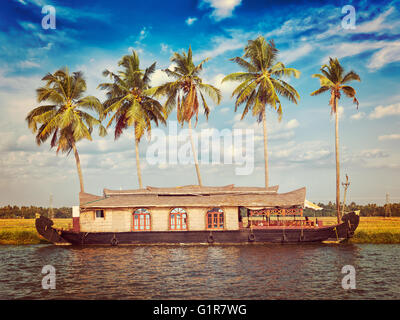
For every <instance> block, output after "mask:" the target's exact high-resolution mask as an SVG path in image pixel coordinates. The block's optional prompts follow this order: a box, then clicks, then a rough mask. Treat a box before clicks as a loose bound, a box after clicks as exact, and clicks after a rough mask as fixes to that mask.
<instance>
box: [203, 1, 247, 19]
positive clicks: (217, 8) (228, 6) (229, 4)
mask: <svg viewBox="0 0 400 320" xmlns="http://www.w3.org/2000/svg"><path fill="white" fill-rule="evenodd" d="M241 2H242V0H202V2H201V3H200V8H201V7H204V6H209V7H211V8H213V12H212V13H211V17H213V18H214V19H215V20H217V21H220V20H222V19H225V18H228V17H230V16H232V13H233V10H235V8H236V7H237V6H238V5H240V3H241Z"/></svg>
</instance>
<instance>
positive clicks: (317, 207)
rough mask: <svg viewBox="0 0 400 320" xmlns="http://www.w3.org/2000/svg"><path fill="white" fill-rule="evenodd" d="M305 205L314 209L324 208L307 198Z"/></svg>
mask: <svg viewBox="0 0 400 320" xmlns="http://www.w3.org/2000/svg"><path fill="white" fill-rule="evenodd" d="M304 207H305V208H309V209H313V210H318V211H319V210H322V209H323V208H321V207H319V206H317V205H316V204H315V203H312V202H311V201H308V200H307V199H306V200H305V201H304Z"/></svg>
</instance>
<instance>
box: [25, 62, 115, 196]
mask: <svg viewBox="0 0 400 320" xmlns="http://www.w3.org/2000/svg"><path fill="white" fill-rule="evenodd" d="M42 80H43V81H46V84H45V86H43V87H40V88H38V89H37V90H36V93H37V101H38V103H42V102H48V103H49V104H46V105H41V106H39V107H37V108H35V109H33V110H32V111H31V112H29V114H28V115H27V117H26V121H27V122H28V126H29V128H30V129H31V130H32V132H33V133H35V134H36V143H37V144H38V145H41V144H42V143H43V142H45V141H46V140H47V139H48V138H49V137H50V136H52V138H51V142H50V146H51V148H53V147H57V153H58V152H59V151H61V152H63V153H68V154H69V153H70V152H71V151H72V150H73V151H74V155H75V161H76V167H77V170H78V176H79V183H80V190H81V192H84V185H83V175H82V169H81V163H80V159H79V154H78V150H77V148H76V143H77V142H78V141H79V140H82V139H88V140H92V136H91V133H92V131H93V127H94V126H98V127H99V135H100V136H105V135H106V133H107V132H106V129H105V128H104V127H103V126H102V124H101V121H100V120H99V119H96V118H95V117H93V116H92V115H90V114H89V113H88V112H85V110H92V111H95V112H96V113H97V114H98V115H99V117H100V119H101V117H102V114H103V106H102V104H101V103H100V101H99V100H98V99H97V98H96V97H93V96H86V97H82V96H83V93H84V92H85V91H86V81H85V79H84V78H83V74H82V72H73V73H72V75H71V74H69V71H68V68H65V69H60V70H57V71H56V72H55V73H53V74H51V73H48V74H47V75H46V76H45V77H43V79H42ZM38 125H40V127H39V128H38Z"/></svg>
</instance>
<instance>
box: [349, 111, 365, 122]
mask: <svg viewBox="0 0 400 320" xmlns="http://www.w3.org/2000/svg"><path fill="white" fill-rule="evenodd" d="M362 118H365V112H357V113H355V114H353V115H352V116H351V117H350V119H352V120H360V119H362Z"/></svg>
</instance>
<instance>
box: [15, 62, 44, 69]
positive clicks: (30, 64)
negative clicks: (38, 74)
mask: <svg viewBox="0 0 400 320" xmlns="http://www.w3.org/2000/svg"><path fill="white" fill-rule="evenodd" d="M18 66H19V67H20V68H21V69H32V68H39V67H40V64H38V63H36V62H33V61H31V60H25V61H21V62H20V63H18Z"/></svg>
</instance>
